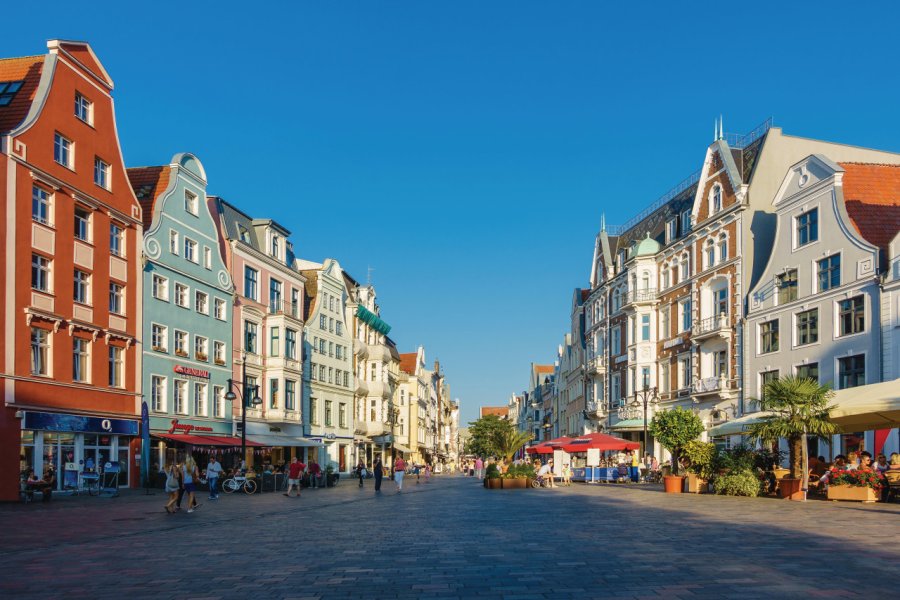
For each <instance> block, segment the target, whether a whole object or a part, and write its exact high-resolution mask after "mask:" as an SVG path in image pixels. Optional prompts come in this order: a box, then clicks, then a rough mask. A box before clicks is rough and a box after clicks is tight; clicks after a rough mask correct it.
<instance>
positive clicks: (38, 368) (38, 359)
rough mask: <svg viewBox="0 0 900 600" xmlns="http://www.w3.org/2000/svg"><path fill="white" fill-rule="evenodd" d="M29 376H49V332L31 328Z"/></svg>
mask: <svg viewBox="0 0 900 600" xmlns="http://www.w3.org/2000/svg"><path fill="white" fill-rule="evenodd" d="M31 374H32V375H49V374H50V332H49V331H47V330H46V329H40V328H39V327H32V328H31Z"/></svg>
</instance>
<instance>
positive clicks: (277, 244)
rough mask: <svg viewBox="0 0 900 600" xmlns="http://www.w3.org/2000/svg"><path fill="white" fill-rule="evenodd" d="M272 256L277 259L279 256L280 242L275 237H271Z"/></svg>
mask: <svg viewBox="0 0 900 600" xmlns="http://www.w3.org/2000/svg"><path fill="white" fill-rule="evenodd" d="M271 251H272V256H274V257H275V258H279V257H280V256H281V252H280V251H281V240H279V238H278V236H277V235H273V236H272V249H271Z"/></svg>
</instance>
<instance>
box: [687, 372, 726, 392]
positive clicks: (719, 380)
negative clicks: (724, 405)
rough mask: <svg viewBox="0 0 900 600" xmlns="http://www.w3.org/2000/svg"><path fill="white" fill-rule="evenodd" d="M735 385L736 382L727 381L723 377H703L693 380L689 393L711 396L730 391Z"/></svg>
mask: <svg viewBox="0 0 900 600" xmlns="http://www.w3.org/2000/svg"><path fill="white" fill-rule="evenodd" d="M736 385H737V382H736V381H735V380H733V379H728V378H727V377H725V376H714V377H703V378H701V379H695V380H694V383H693V385H692V386H691V391H692V392H693V393H694V394H712V393H715V392H724V391H728V390H732V389H734V388H735V387H736Z"/></svg>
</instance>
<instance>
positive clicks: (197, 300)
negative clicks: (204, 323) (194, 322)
mask: <svg viewBox="0 0 900 600" xmlns="http://www.w3.org/2000/svg"><path fill="white" fill-rule="evenodd" d="M201 299H202V300H203V302H202V306H201ZM194 310H196V311H197V312H198V313H200V314H201V315H209V294H207V293H206V292H201V291H200V290H194Z"/></svg>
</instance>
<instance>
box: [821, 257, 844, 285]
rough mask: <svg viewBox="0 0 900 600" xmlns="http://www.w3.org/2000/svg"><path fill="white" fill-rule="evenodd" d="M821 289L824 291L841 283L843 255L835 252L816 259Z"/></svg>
mask: <svg viewBox="0 0 900 600" xmlns="http://www.w3.org/2000/svg"><path fill="white" fill-rule="evenodd" d="M816 267H817V269H816V272H817V273H816V274H817V279H818V282H819V291H820V292H824V291H826V290H830V289H832V288H836V287H838V286H840V285H841V255H840V254H833V255H831V256H829V257H827V258H823V259H822V260H819V261H816Z"/></svg>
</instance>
